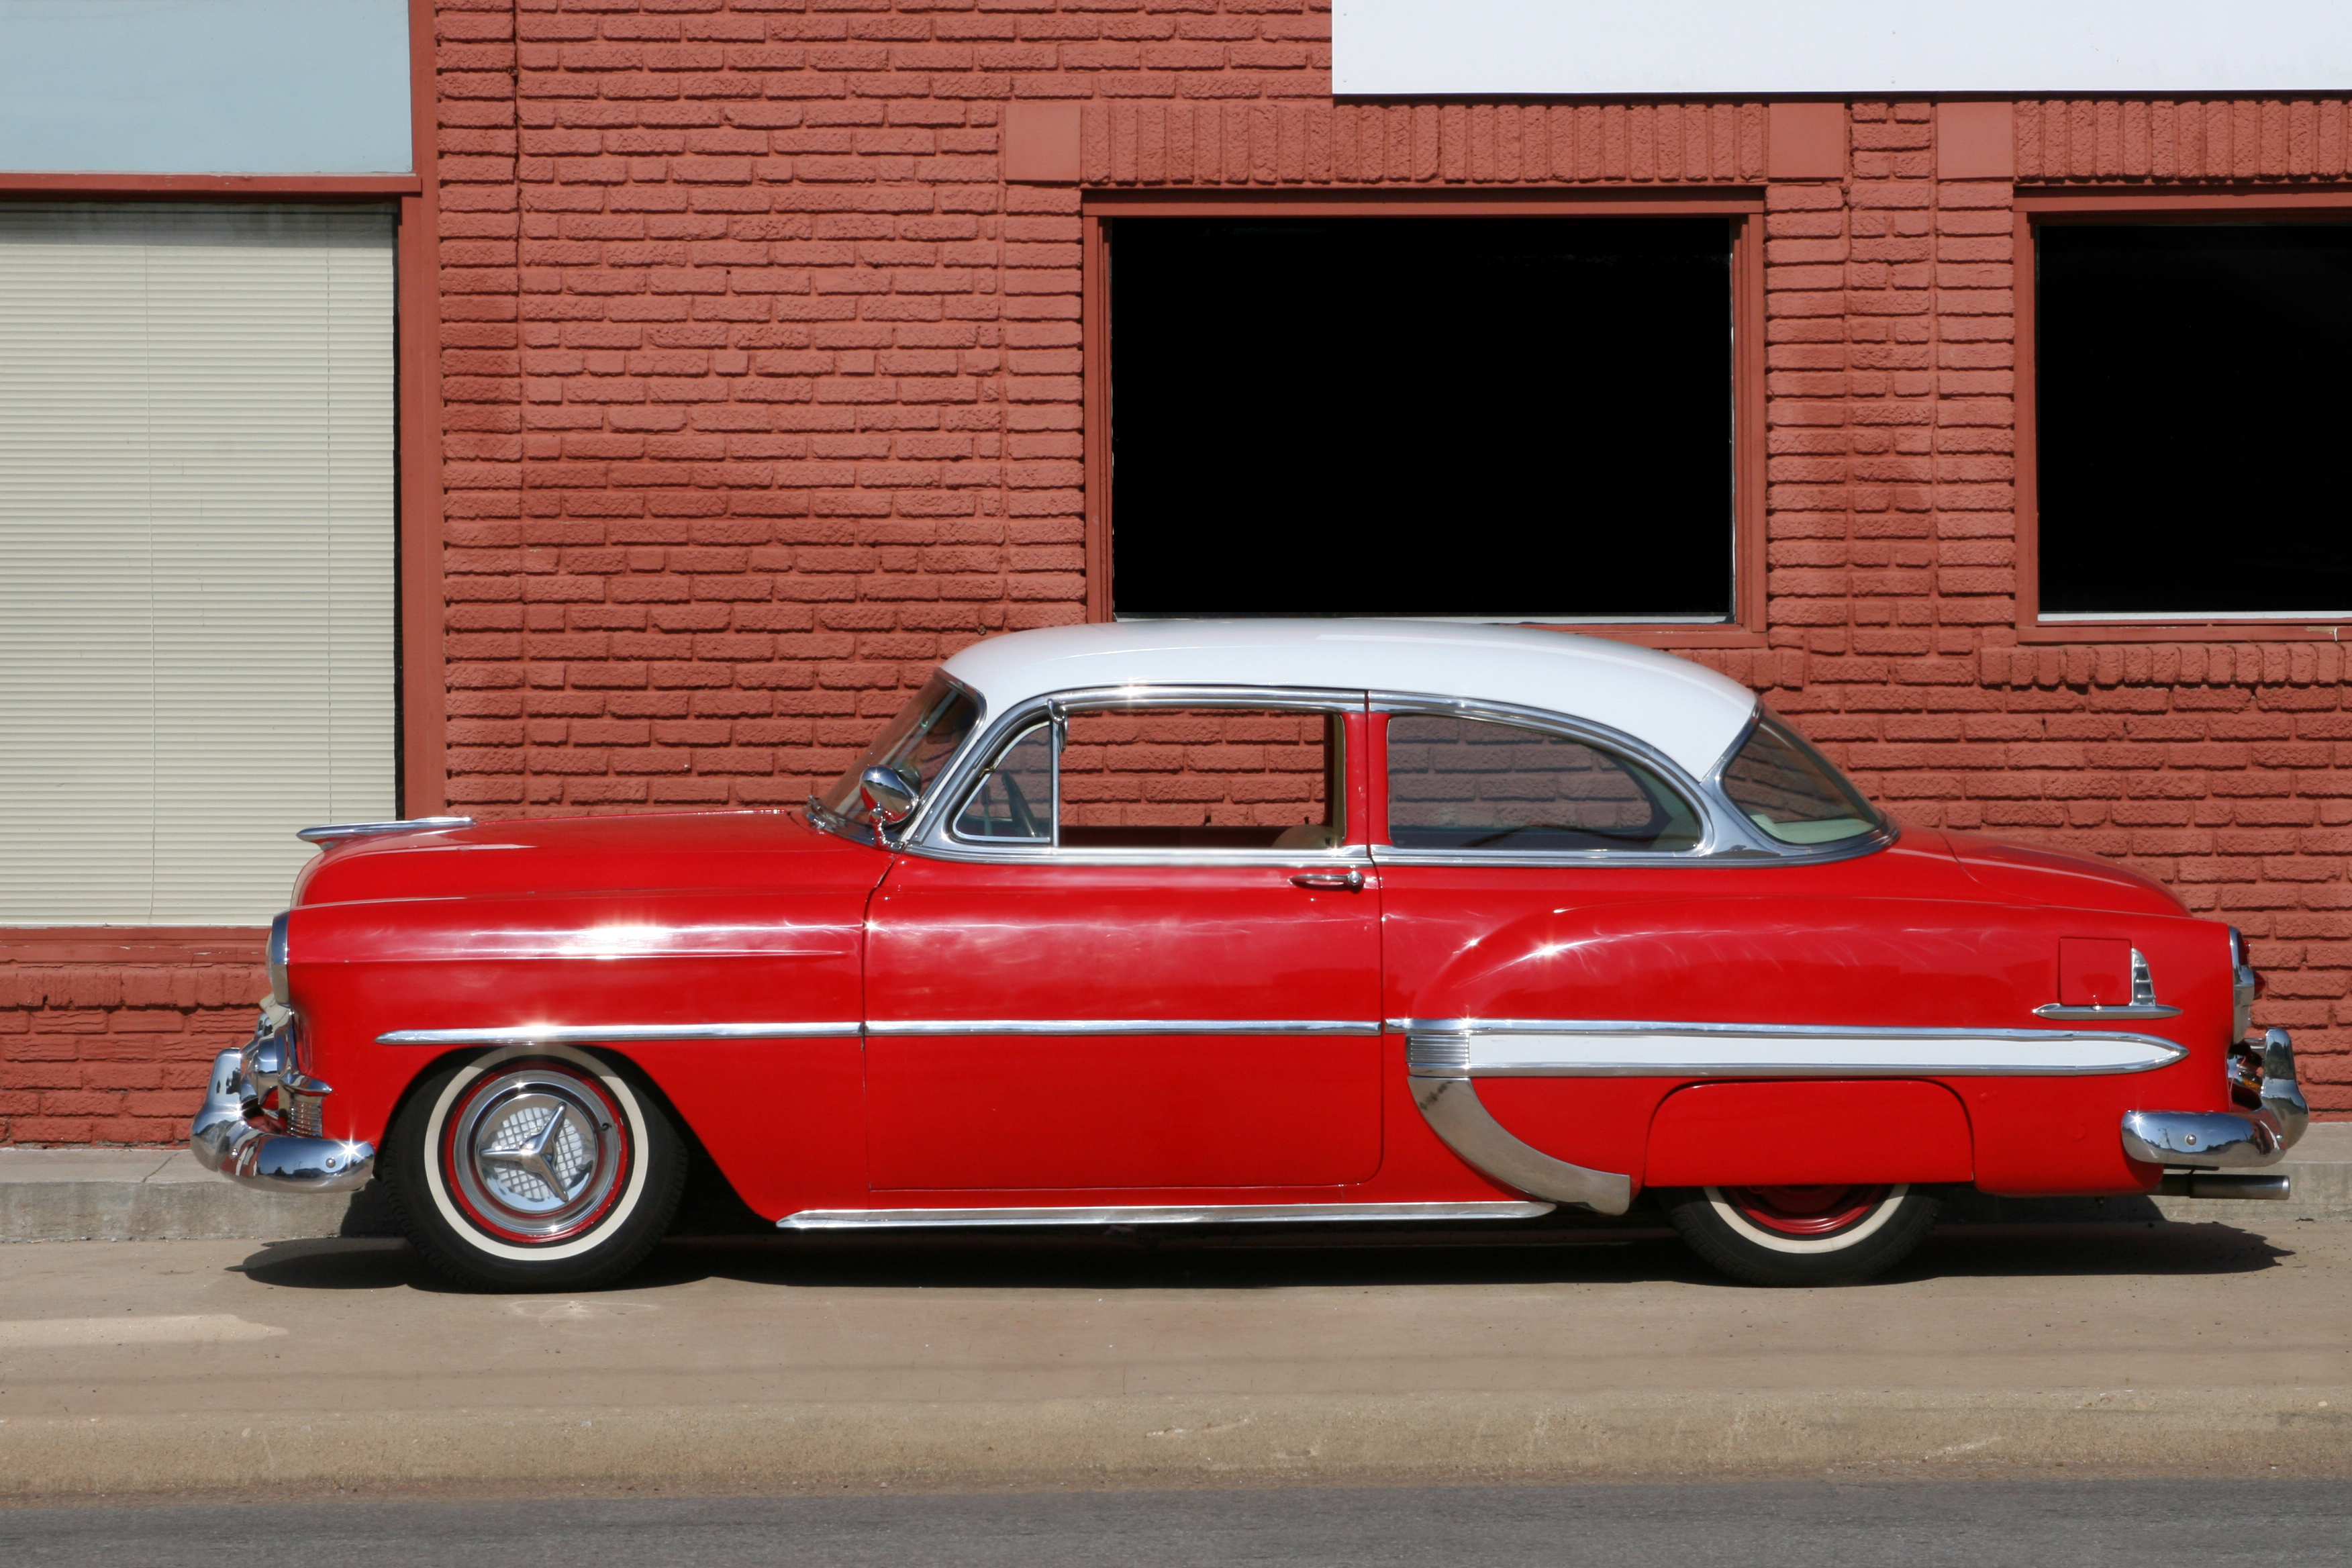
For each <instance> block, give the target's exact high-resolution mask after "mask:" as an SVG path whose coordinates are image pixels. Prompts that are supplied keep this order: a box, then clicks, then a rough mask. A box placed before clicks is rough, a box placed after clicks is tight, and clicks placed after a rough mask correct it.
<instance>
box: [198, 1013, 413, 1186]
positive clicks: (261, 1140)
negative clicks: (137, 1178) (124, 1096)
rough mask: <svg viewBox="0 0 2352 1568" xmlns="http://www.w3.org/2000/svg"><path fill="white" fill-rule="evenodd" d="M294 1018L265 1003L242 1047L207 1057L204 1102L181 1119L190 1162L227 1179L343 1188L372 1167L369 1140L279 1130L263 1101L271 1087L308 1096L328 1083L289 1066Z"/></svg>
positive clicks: (281, 1094) (360, 1180)
mask: <svg viewBox="0 0 2352 1568" xmlns="http://www.w3.org/2000/svg"><path fill="white" fill-rule="evenodd" d="M292 1046H293V1020H292V1017H291V1016H290V1015H284V1016H278V1017H275V1018H273V1017H272V1016H271V1012H270V1010H268V1009H265V1010H264V1012H263V1015H262V1020H261V1024H260V1026H259V1027H257V1029H255V1030H254V1035H253V1039H252V1040H251V1042H249V1043H248V1044H247V1046H246V1047H245V1048H244V1049H243V1050H238V1051H223V1052H222V1053H221V1054H220V1055H219V1056H217V1057H215V1058H213V1072H212V1078H211V1080H210V1082H209V1084H208V1085H207V1087H206V1089H205V1103H204V1105H203V1107H202V1108H201V1109H199V1110H197V1112H196V1114H195V1119H194V1121H192V1122H190V1123H189V1126H188V1149H189V1151H190V1152H192V1153H194V1155H195V1157H196V1163H198V1164H201V1165H202V1166H204V1168H205V1170H207V1171H215V1172H218V1173H220V1174H222V1175H224V1176H226V1177H227V1178H228V1179H229V1180H230V1181H232V1182H236V1183H239V1184H243V1185H245V1186H248V1187H259V1188H262V1189H263V1190H265V1191H268V1192H277V1193H348V1192H354V1191H356V1190H358V1189H359V1188H361V1187H363V1186H365V1185H367V1184H368V1179H369V1178H370V1177H372V1176H373V1175H374V1174H375V1145H373V1143H354V1142H348V1141H346V1140H344V1139H341V1138H313V1137H305V1136H303V1135H301V1134H299V1133H291V1132H289V1131H286V1128H285V1124H284V1122H283V1121H280V1120H279V1119H278V1117H276V1116H273V1115H272V1114H270V1113H269V1111H268V1110H266V1109H265V1107H264V1100H265V1099H266V1098H268V1097H269V1095H270V1092H271V1091H273V1090H275V1091H277V1098H278V1099H280V1100H288V1099H290V1098H291V1097H292V1096H293V1095H294V1094H296V1093H301V1094H304V1095H307V1096H308V1097H310V1099H311V1100H313V1102H315V1100H316V1099H317V1098H319V1097H321V1096H323V1095H325V1094H326V1093H327V1092H328V1089H327V1086H326V1085H325V1084H322V1083H319V1082H317V1081H316V1080H315V1079H305V1078H304V1077H303V1076H302V1075H301V1074H300V1073H299V1071H297V1070H296V1069H295V1068H294V1066H293V1049H292Z"/></svg>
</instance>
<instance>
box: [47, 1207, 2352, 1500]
mask: <svg viewBox="0 0 2352 1568" xmlns="http://www.w3.org/2000/svg"><path fill="white" fill-rule="evenodd" d="M2236 1206H2237V1208H2238V1209H2239V1210H2240V1211H2244V1210H2248V1209H2253V1208H2255V1207H2256V1206H2257V1205H2236ZM2347 1287H2352V1225H2347V1224H2344V1223H2340V1222H2326V1221H2304V1222H2288V1223H2284V1224H2277V1225H2273V1226H2268V1227H2266V1228H2265V1229H2263V1230H2262V1231H2259V1232H2257V1231H2253V1230H2250V1229H2245V1228H2240V1227H2238V1226H2221V1225H2167V1224H2154V1225H2137V1226H2135V1225H2099V1226H1994V1225H1979V1226H1953V1227H1947V1228H1944V1229H1942V1230H1939V1231H1938V1232H1937V1234H1936V1235H1935V1236H1934V1237H1931V1238H1930V1239H1929V1241H1928V1243H1927V1246H1926V1247H1924V1248H1923V1249H1922V1252H1921V1253H1920V1255H1919V1257H1918V1258H1917V1259H1916V1262H1915V1263H1914V1264H1913V1265H1911V1266H1909V1267H1907V1268H1906V1269H1904V1270H1903V1271H1902V1272H1900V1273H1899V1274H1898V1275H1896V1276H1895V1277H1894V1278H1892V1279H1887V1280H1885V1281H1883V1282H1881V1283H1878V1284H1875V1285H1872V1286H1868V1287H1863V1288H1856V1289H1842V1290H1784V1291H1770V1290H1756V1289H1746V1288H1742V1287H1738V1286H1734V1285H1729V1284H1726V1283H1724V1282H1723V1281H1721V1280H1719V1279H1716V1278H1715V1277H1713V1276H1711V1275H1710V1274H1709V1273H1707V1271H1706V1269H1704V1268H1701V1267H1700V1266H1698V1265H1697V1264H1696V1261H1695V1260H1694V1259H1693V1258H1690V1257H1689V1256H1688V1255H1687V1254H1686V1253H1685V1251H1684V1250H1683V1249H1682V1248H1681V1247H1679V1245H1678V1244H1676V1243H1675V1242H1673V1241H1671V1240H1668V1239H1664V1238H1662V1237H1652V1236H1645V1235H1641V1234H1628V1233H1622V1232H1621V1233H1617V1234H1614V1235H1611V1234H1607V1233H1598V1232H1591V1231H1587V1232H1581V1233H1579V1232H1559V1231H1555V1232H1551V1233H1549V1234H1544V1235H1538V1234H1535V1233H1519V1234H1518V1235H1517V1236H1516V1237H1481V1238H1475V1239H1465V1238H1458V1237H1457V1238H1454V1240H1452V1241H1450V1242H1447V1243H1443V1244H1439V1243H1433V1242H1428V1241H1423V1242H1420V1243H1417V1244H1403V1243H1401V1242H1398V1241H1395V1240H1393V1239H1392V1240H1391V1241H1389V1242H1386V1243H1383V1242H1381V1241H1380V1240H1378V1239H1375V1238H1366V1237H1348V1236H1340V1235H1328V1234H1318V1235H1311V1236H1307V1237H1299V1236H1296V1235H1294V1236H1289V1237H1251V1236H1240V1235H1236V1234H1234V1233H1232V1232H1228V1233H1226V1234H1225V1235H1223V1236H1222V1237H1215V1236H1204V1237H1181V1238H1177V1239H1175V1240H1171V1241H1165V1242H1160V1243H1157V1244H1155V1243H1153V1242H1152V1241H1151V1240H1150V1238H1146V1237H1138V1238H1103V1237H1068V1238H1062V1239H1058V1240H1053V1239H1049V1240H1043V1241H1041V1240H1038V1239H1036V1238H1034V1237H974V1236H965V1237H947V1238H936V1237H930V1238H926V1237H899V1238H892V1239H889V1240H879V1239H875V1240H858V1241H854V1242H853V1241H845V1240H842V1239H839V1238H832V1237H758V1238H752V1239H749V1240H737V1239H725V1240H704V1241H684V1242H672V1243H669V1244H667V1245H666V1246H665V1247H663V1248H662V1249H661V1250H660V1251H659V1252H657V1253H656V1257H655V1259H654V1261H653V1262H652V1263H651V1264H649V1265H648V1266H647V1267H646V1268H645V1269H644V1270H642V1271H640V1273H639V1274H638V1275H636V1276H635V1277H633V1278H632V1279H629V1280H627V1281H625V1282H624V1284H623V1286H622V1287H620V1288H618V1289H612V1290H606V1291H599V1292H591V1293H585V1294H583V1295H581V1296H578V1297H572V1298H565V1297H528V1296H521V1297H518V1296H495V1295H468V1294H462V1293H458V1292H456V1291H452V1290H450V1289H447V1288H446V1286H444V1285H443V1284H441V1283H440V1282H439V1281H438V1280H437V1279H435V1278H434V1277H433V1276H431V1275H430V1274H428V1273H426V1272H425V1270H424V1269H423V1268H421V1266H420V1265H419V1263H418V1262H417V1260H416V1258H415V1256H414V1254H413V1253H412V1252H411V1251H410V1250H409V1249H408V1247H406V1245H405V1244H404V1243H400V1242H392V1241H380V1240H366V1239H336V1240H310V1241H296V1242H282V1243H276V1244H272V1245H268V1246H264V1247H258V1248H256V1247H252V1246H250V1245H247V1244H244V1243H238V1242H225V1241H183V1242H143V1243H142V1242H132V1243H121V1244H114V1245H93V1244H74V1243H64V1244H58V1245H53V1246H37V1247H15V1248H10V1249H8V1250H7V1253H6V1256H5V1263H4V1264H0V1498H16V1499H18V1500H36V1499H60V1498H68V1497H75V1496H93V1495H97V1494H100V1493H110V1494H115V1495H122V1494H155V1493H175V1492H177V1493H211V1494H225V1495H279V1496H287V1495H301V1494H304V1493H306V1492H307V1493H313V1494H315V1493H320V1492H323V1491H327V1490H331V1489H356V1490H362V1491H368V1492H378V1493H381V1492H383V1491H387V1490H393V1491H398V1490H415V1489H429V1490H434V1491H436V1492H441V1491H446V1489H492V1490H495V1489H508V1490H509V1491H513V1490H528V1491H538V1492H542V1493H544V1492H551V1491H556V1490H561V1491H563V1492H566V1493H576V1492H577V1491H579V1490H580V1489H588V1490H593V1491H603V1492H619V1491H630V1490H647V1489H665V1490H684V1491H704V1492H709V1491H753V1492H780V1491H794V1490H802V1491H811V1490H836V1489H859V1490H866V1489H884V1488H894V1489H907V1488H909V1487H919V1488H933V1489H971V1488H996V1487H1005V1486H1047V1487H1066V1486H1081V1487H1103V1486H1161V1487H1164V1486H1231V1485H1276V1484H1306V1483H1311V1484H1325V1485H1330V1484H1369V1483H1394V1482H1406V1481H1419V1480H1443V1481H1468V1480H1536V1479H1550V1480H1560V1479H1609V1478H1616V1479H1641V1478H1650V1479H1693V1478H1700V1477H1738V1476H1788V1475H1832V1476H1857V1477H1872V1478H1880V1479H1885V1478H1896V1477H1909V1476H1987V1475H2011V1474H2019V1473H2027V1472H2032V1473H2048V1474H2058V1475H2084V1474H2142V1475H2148V1474H2153V1475H2275V1476H2291V1475H2326V1476H2342V1475H2347V1474H2352V1332H2347V1331H2352V1289H2348V1288H2347Z"/></svg>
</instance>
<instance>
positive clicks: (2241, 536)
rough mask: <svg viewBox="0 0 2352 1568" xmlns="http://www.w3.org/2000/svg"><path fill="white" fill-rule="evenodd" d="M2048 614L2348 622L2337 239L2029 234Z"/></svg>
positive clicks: (2344, 315)
mask: <svg viewBox="0 0 2352 1568" xmlns="http://www.w3.org/2000/svg"><path fill="white" fill-rule="evenodd" d="M2034 251H2035V257H2036V262H2037V268H2036V271H2037V289H2036V299H2035V320H2036V328H2035V339H2036V342H2035V364H2036V374H2035V416H2034V423H2035V426H2036V429H2035V447H2036V450H2037V452H2038V454H2039V461H2038V468H2039V475H2038V479H2039V484H2038V500H2037V505H2036V511H2037V514H2038V523H2037V532H2038V535H2039V540H2040V546H2039V555H2040V562H2041V568H2040V579H2041V580H2040V584H2039V591H2040V607H2041V614H2042V616H2043V617H2045V618H2048V619H2055V620H2063V619H2070V618H2073V619H2084V620H2092V619H2096V620H2107V619H2117V618H2125V619H2129V618H2144V619H2176V618H2182V617H2195V618H2220V619H2228V618H2246V619H2266V618H2272V617H2283V618H2287V619H2294V618H2299V617H2304V616H2344V615H2352V539H2347V535H2346V531H2345V529H2344V527H2343V523H2342V510H2343V504H2344V500H2343V489H2344V487H2343V462H2342V455H2341V454H2342V447H2343V443H2344V432H2345V431H2346V429H2347V428H2352V377H2347V375H2346V374H2345V373H2344V367H2345V365H2346V364H2347V363H2352V225H2347V224H2342V223H2270V224H2241V223H2229V224H2208V223H2169V224H2166V223H2147V224H2058V223H2053V224H2046V225H2042V226H2039V227H2037V228H2036V229H2035V231H2034Z"/></svg>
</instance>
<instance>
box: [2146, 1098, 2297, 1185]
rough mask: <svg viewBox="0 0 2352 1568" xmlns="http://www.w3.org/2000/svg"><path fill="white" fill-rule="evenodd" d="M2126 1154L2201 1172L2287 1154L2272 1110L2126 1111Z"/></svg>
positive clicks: (2255, 1163) (2262, 1162)
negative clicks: (2189, 1167) (2243, 1111)
mask: <svg viewBox="0 0 2352 1568" xmlns="http://www.w3.org/2000/svg"><path fill="white" fill-rule="evenodd" d="M2123 1142H2124V1153H2125V1155H2126V1157H2127V1158H2130V1159H2134V1160H2137V1161H2139V1162H2140V1163H2143V1164H2148V1165H2188V1166H2191V1167H2193V1168H2195V1169H2198V1170H2202V1171H2227V1170H2234V1169H2240V1168H2242V1167H2245V1166H2249V1165H2252V1166H2261V1165H2275V1164H2277V1163H2279V1162H2280V1161H2281V1160H2283V1159H2284V1158H2286V1136H2285V1134H2284V1132H2283V1131H2281V1130H2280V1127H2279V1124H2278V1118H2276V1117H2275V1116H2273V1115H2272V1114H2271V1113H2270V1112H2269V1111H2268V1110H2257V1111H2253V1112H2251V1113H2249V1114H2245V1115H2240V1114H2239V1113H2237V1112H2235V1111H2221V1110H2126V1111H2125V1112H2124V1124H2123Z"/></svg>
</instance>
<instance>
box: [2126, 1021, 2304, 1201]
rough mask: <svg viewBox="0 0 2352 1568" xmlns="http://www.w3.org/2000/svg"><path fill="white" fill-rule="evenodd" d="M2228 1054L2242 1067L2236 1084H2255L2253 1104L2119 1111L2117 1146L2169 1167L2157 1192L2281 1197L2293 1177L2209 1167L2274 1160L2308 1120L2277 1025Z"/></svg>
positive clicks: (2290, 1049) (2288, 1047)
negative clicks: (2121, 1114)
mask: <svg viewBox="0 0 2352 1568" xmlns="http://www.w3.org/2000/svg"><path fill="white" fill-rule="evenodd" d="M2232 1060H2233V1062H2242V1065H2244V1067H2245V1068H2246V1076H2243V1077H2240V1078H2238V1079H2237V1080H2236V1081H2237V1082H2238V1084H2239V1085H2240V1087H2241V1089H2255V1088H2259V1089H2260V1091H2261V1094H2260V1100H2259V1101H2258V1103H2257V1104H2256V1106H2255V1107H2254V1108H2253V1109H2252V1110H2127V1111H2126V1112H2124V1125H2123V1142H2124V1153H2125V1154H2126V1156H2128V1157H2129V1158H2131V1159H2134V1160H2137V1161H2139V1162H2140V1163H2143V1164H2148V1165H2163V1166H2169V1167H2172V1168H2173V1170H2174V1171H2175V1173H2174V1174H2168V1175H2167V1176H2165V1177H2164V1178H2163V1180H2162V1184H2161V1185H2160V1186H2159V1188H2158V1191H2160V1192H2164V1193H2167V1194H2171V1195H2173V1196H2175V1197H2200V1198H2284V1197H2285V1196H2287V1194H2288V1192H2289V1190H2290V1188H2291V1187H2292V1185H2293V1184H2292V1182H2291V1181H2290V1179H2289V1178H2288V1177H2287V1176H2285V1175H2284V1174H2281V1175H2277V1176H2226V1175H2215V1174H2209V1173H2212V1172H2221V1171H2242V1170H2249V1169H2260V1168H2261V1167H2263V1166H2265V1165H2275V1164H2277V1163H2279V1162H2280V1161H2281V1160H2284V1158H2286V1152H2287V1151H2288V1150H2289V1149H2292V1148H2294V1145H2295V1142H2296V1140H2298V1139H2300V1138H2301V1137H2302V1136H2303V1133H2304V1129H2305V1128H2306V1127H2308V1126H2309V1125H2310V1124H2311V1107H2310V1105H2309V1104H2308V1103H2307V1102H2306V1101H2305V1100H2304V1098H2303V1089H2302V1088H2301V1086H2299V1085H2298V1084H2297V1083H2296V1082H2295V1077H2294V1041H2293V1040H2291V1039H2289V1038H2288V1037H2287V1032H2286V1031H2285V1030H2284V1029H2269V1030H2265V1031H2264V1032H2263V1037H2262V1038H2261V1039H2260V1040H2255V1039H2252V1038H2251V1037H2250V1038H2248V1039H2247V1040H2245V1041H2243V1042H2242V1044H2241V1045H2240V1047H2239V1048H2238V1050H2237V1051H2236V1052H2234V1053H2232ZM2236 1070H2237V1069H2236V1068H2234V1067H2233V1068H2232V1071H2233V1072H2235V1071H2236Z"/></svg>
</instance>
